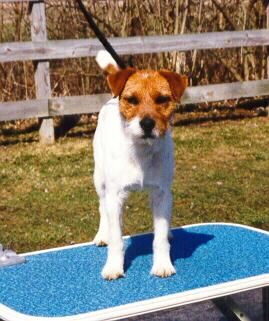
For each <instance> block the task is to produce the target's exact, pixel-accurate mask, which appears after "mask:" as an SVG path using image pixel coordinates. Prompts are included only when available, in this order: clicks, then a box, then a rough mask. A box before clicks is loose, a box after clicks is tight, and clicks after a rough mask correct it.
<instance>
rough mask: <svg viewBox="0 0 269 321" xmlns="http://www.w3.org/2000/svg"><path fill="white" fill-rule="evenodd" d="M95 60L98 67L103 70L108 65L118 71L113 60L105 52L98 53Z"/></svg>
mask: <svg viewBox="0 0 269 321" xmlns="http://www.w3.org/2000/svg"><path fill="white" fill-rule="evenodd" d="M95 60H96V62H97V64H98V65H99V67H100V68H101V69H103V70H105V69H106V68H107V67H108V66H109V65H113V66H115V67H116V68H117V69H118V65H117V63H116V61H115V60H114V59H113V57H112V56H111V55H110V53H109V52H108V51H106V50H100V51H98V53H97V56H96V58H95Z"/></svg>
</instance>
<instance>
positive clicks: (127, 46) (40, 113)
mask: <svg viewBox="0 0 269 321" xmlns="http://www.w3.org/2000/svg"><path fill="white" fill-rule="evenodd" d="M23 1H24V2H29V3H30V8H31V10H30V12H31V36H32V41H27V42H11V43H1V44H0V63H7V62H12V61H26V60H30V61H34V63H35V66H36V71H35V83H36V92H37V99H35V100H28V101H17V102H2V103H0V121H8V120H15V119H26V118H32V117H39V118H43V117H45V119H44V120H43V123H42V124H43V125H42V126H41V134H40V137H41V141H43V142H46V143H51V142H53V141H54V137H53V136H54V130H53V119H52V118H51V117H54V116H60V115H72V114H83V113H93V112H98V111H99V110H100V108H101V106H102V105H103V104H104V102H105V101H107V100H108V99H109V97H111V96H110V95H109V94H98V95H89V96H71V97H54V98H51V94H50V92H51V89H50V77H49V61H50V60H52V59H64V58H79V57H89V56H95V55H96V53H97V52H98V50H100V49H101V48H102V46H101V44H100V43H99V42H98V41H97V40H96V39H71V40H47V36H46V16H45V6H44V1H43V0H29V1H28V0H0V4H1V3H11V2H23ZM267 17H268V21H269V6H268V7H267ZM268 26H269V24H268ZM109 41H110V42H111V44H112V46H113V47H114V48H115V49H116V51H117V52H118V53H119V54H121V55H123V54H145V53H160V52H168V51H187V50H199V49H217V48H236V47H244V46H268V45H269V30H268V29H260V30H245V31H229V32H209V33H200V34H184V35H169V36H145V37H126V38H110V39H109ZM268 67H269V60H268ZM268 72H269V69H268ZM267 95H268V96H269V80H256V81H245V82H235V83H229V84H217V85H207V86H196V87H190V88H187V90H186V92H185V94H184V96H183V97H182V100H181V102H182V104H192V103H200V102H205V101H206V102H213V101H220V100H226V99H235V98H243V97H253V96H267Z"/></svg>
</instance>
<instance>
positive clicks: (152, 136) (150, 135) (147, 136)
mask: <svg viewBox="0 0 269 321" xmlns="http://www.w3.org/2000/svg"><path fill="white" fill-rule="evenodd" d="M155 138H156V136H154V135H152V134H151V133H150V134H144V135H143V136H142V139H155Z"/></svg>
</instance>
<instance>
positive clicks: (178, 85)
mask: <svg viewBox="0 0 269 321" xmlns="http://www.w3.org/2000/svg"><path fill="white" fill-rule="evenodd" d="M159 73H160V74H161V75H162V76H163V77H164V78H165V79H166V80H167V81H168V82H169V85H170V88H171V90H172V94H173V97H174V99H175V100H176V101H179V100H180V98H181V96H182V95H183V93H184V91H185V89H186V87H187V86H188V78H187V77H186V76H181V75H179V74H177V73H175V72H172V71H169V70H165V69H161V70H160V71H159Z"/></svg>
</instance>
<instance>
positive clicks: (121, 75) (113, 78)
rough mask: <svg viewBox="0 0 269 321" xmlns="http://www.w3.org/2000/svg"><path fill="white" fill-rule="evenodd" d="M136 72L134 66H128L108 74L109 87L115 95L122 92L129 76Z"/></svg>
mask: <svg viewBox="0 0 269 321" xmlns="http://www.w3.org/2000/svg"><path fill="white" fill-rule="evenodd" d="M135 72H136V69H134V68H126V69H122V70H118V71H117V72H116V73H114V74H111V75H108V76H107V81H108V85H109V88H110V89H111V91H112V93H113V95H114V96H115V97H118V96H119V95H120V94H121V92H122V91H123V88H124V86H125V84H126V82H127V80H128V78H129V77H130V76H131V75H132V74H134V73H135Z"/></svg>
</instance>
